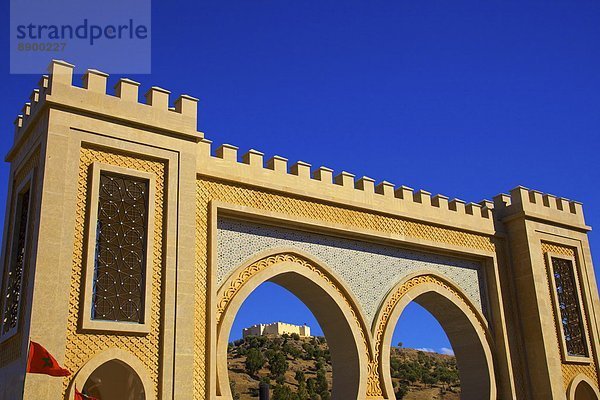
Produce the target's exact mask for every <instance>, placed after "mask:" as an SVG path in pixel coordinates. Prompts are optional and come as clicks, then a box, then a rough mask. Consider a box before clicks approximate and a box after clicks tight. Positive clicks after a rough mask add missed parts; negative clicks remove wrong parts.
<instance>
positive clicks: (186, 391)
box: [0, 61, 600, 400]
mask: <svg viewBox="0 0 600 400" xmlns="http://www.w3.org/2000/svg"><path fill="white" fill-rule="evenodd" d="M174 68H176V67H174ZM73 69H74V67H73V65H71V64H69V63H66V62H64V61H54V62H52V63H51V65H50V67H49V70H50V73H49V75H47V76H43V77H42V79H41V81H40V85H39V88H37V89H34V90H33V92H32V93H31V96H30V101H29V102H27V103H26V104H25V105H24V107H23V113H22V115H19V116H18V117H17V119H16V121H15V133H14V145H13V147H12V148H11V150H10V151H9V153H8V154H7V156H6V160H7V162H9V163H10V177H9V180H8V185H9V192H8V200H7V207H6V210H7V211H6V222H5V226H4V236H3V243H2V256H1V259H0V271H1V272H0V273H1V274H2V281H1V282H2V286H1V287H0V290H1V292H2V293H0V312H1V313H2V318H1V323H0V399H7V400H15V399H21V398H25V399H63V400H71V399H73V397H74V391H75V387H77V388H78V389H79V390H82V391H84V392H86V393H87V394H88V395H90V396H94V397H99V398H103V399H111V400H127V399H131V398H136V399H144V400H158V399H161V400H166V399H190V398H193V399H195V400H205V399H210V400H231V399H232V395H231V390H230V386H229V380H228V379H229V378H228V373H227V346H228V341H229V334H230V331H231V327H232V325H233V321H234V320H235V317H236V314H237V312H238V311H239V309H240V307H241V305H242V304H243V302H244V300H245V299H246V298H248V296H249V295H250V294H251V293H252V291H253V290H255V289H256V288H257V287H258V286H260V285H261V284H262V283H264V282H266V281H269V282H273V283H276V284H278V285H281V286H283V287H284V288H286V289H287V290H289V291H290V292H292V293H294V294H295V295H296V296H297V297H298V298H299V299H300V300H301V301H302V302H304V304H305V305H306V306H307V307H308V308H309V309H310V310H311V311H312V313H313V315H314V316H315V317H316V319H317V321H318V323H319V326H320V327H321V328H322V329H323V332H324V335H325V336H326V338H327V343H328V345H329V348H330V351H331V360H332V367H333V371H334V372H333V384H332V387H333V390H332V397H333V399H334V400H354V399H357V400H358V399H360V400H364V399H379V400H391V399H394V397H395V395H394V386H393V382H392V377H391V375H390V349H391V342H392V336H393V331H394V327H395V326H396V322H397V321H398V319H399V318H400V315H401V314H402V312H403V310H404V309H405V307H406V306H407V305H408V304H409V303H410V302H413V301H414V302H416V303H418V304H420V305H421V306H423V307H424V308H425V309H427V310H428V311H429V312H430V313H431V314H432V315H433V316H434V317H435V318H436V319H437V320H438V321H439V322H440V325H441V326H442V328H443V329H444V331H445V332H446V334H447V336H448V338H449V340H450V343H451V345H452V348H453V349H454V351H455V353H456V361H457V365H458V369H459V375H460V382H461V399H463V400H483V399H485V400H496V399H505V400H506V399H517V400H549V399H553V400H567V399H568V400H590V399H591V400H599V399H600V391H599V390H598V387H599V384H600V381H599V376H600V370H599V366H600V359H599V353H600V331H599V323H598V320H599V318H600V311H599V310H600V299H599V297H598V290H597V285H596V277H595V274H594V268H593V263H592V256H591V252H590V246H589V242H588V236H587V233H588V231H589V230H590V227H588V226H587V225H586V223H585V219H584V215H583V206H582V204H581V203H579V202H577V201H572V200H567V199H565V198H562V197H559V196H553V195H550V194H545V193H541V192H539V191H536V190H530V189H527V188H524V187H516V188H514V189H512V190H511V191H510V192H509V194H500V195H497V196H496V197H494V198H493V201H489V200H482V201H480V202H477V203H468V204H467V203H465V202H464V201H462V200H459V199H448V197H446V196H443V195H439V194H437V195H432V194H431V193H430V192H428V191H425V190H413V189H411V188H409V187H405V186H395V185H393V184H391V183H389V182H387V181H381V182H379V183H377V182H376V181H375V180H374V179H372V178H369V177H360V178H358V179H356V177H355V176H354V175H353V174H351V173H349V172H345V171H342V172H340V173H337V174H336V173H334V172H333V171H332V170H331V169H329V168H327V167H318V168H313V167H312V166H311V165H310V164H309V163H306V162H304V161H297V162H294V163H289V162H288V160H287V159H286V158H284V157H281V156H277V155H275V156H273V157H270V158H268V159H265V157H264V155H263V153H261V152H260V151H257V150H249V151H247V152H244V153H243V154H239V153H238V148H237V147H235V146H232V145H229V144H222V145H220V146H213V144H212V142H211V141H210V140H209V139H208V138H205V135H204V133H202V132H199V131H198V130H197V124H198V121H197V99H196V98H194V97H191V96H188V95H181V96H178V97H177V98H176V99H175V100H174V101H173V100H172V98H171V95H170V92H169V91H168V90H165V89H162V88H159V87H151V88H150V89H148V91H147V92H146V95H145V101H144V102H140V101H139V89H140V88H139V87H140V84H139V83H137V82H135V81H132V80H129V79H120V80H119V81H118V83H117V84H116V86H115V89H114V91H110V93H109V92H107V79H108V76H107V74H105V73H103V72H101V71H97V70H93V69H90V70H88V71H87V72H86V73H85V74H84V75H83V82H82V84H81V85H79V84H78V82H77V83H74V82H73ZM257 140H258V139H257ZM382 145H387V144H385V143H384V144H382ZM503 145H504V144H503V143H498V146H503ZM506 146H514V143H511V144H507V145H506ZM363 156H364V157H368V155H363ZM543 161H544V160H541V161H540V162H543ZM547 162H556V160H547ZM577 167H578V165H577V164H573V165H565V168H569V169H570V172H571V173H574V174H576V173H579V171H577ZM415 168H423V166H422V165H418V166H415ZM498 168H501V166H499V167H498ZM456 173H460V171H456ZM592 206H594V207H599V206H600V205H598V204H596V205H592ZM30 340H33V341H35V342H38V343H40V344H42V345H43V346H44V347H45V348H47V349H48V350H49V352H50V353H51V354H52V355H54V356H55V358H56V359H57V361H58V362H59V363H60V364H61V365H63V366H64V367H65V368H66V369H68V370H69V371H70V372H71V376H69V377H65V378H50V377H48V376H43V375H34V374H26V373H25V371H26V365H27V351H28V350H27V349H28V345H29V341H30Z"/></svg>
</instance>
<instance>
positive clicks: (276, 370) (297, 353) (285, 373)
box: [227, 335, 460, 400]
mask: <svg viewBox="0 0 600 400" xmlns="http://www.w3.org/2000/svg"><path fill="white" fill-rule="evenodd" d="M227 358H228V365H229V380H230V383H231V386H232V392H233V394H234V400H249V399H257V398H258V386H259V383H260V381H267V382H268V383H269V384H270V385H271V389H272V390H271V399H272V400H312V399H320V400H328V399H330V398H331V382H332V373H333V371H332V368H331V356H330V353H329V348H328V346H327V342H326V341H325V338H323V337H311V338H302V337H299V336H297V335H292V336H288V335H283V336H281V337H263V336H259V337H249V338H247V339H245V340H244V339H240V340H237V341H235V342H233V343H230V344H229V348H228V357H227ZM390 366H391V369H392V371H391V375H392V381H393V383H394V388H395V390H396V398H397V399H403V400H433V399H436V400H458V399H459V397H460V383H459V381H458V371H457V368H456V360H455V358H454V356H449V355H443V354H437V353H425V352H422V351H418V350H414V349H404V348H397V347H393V348H392V351H391V359H390Z"/></svg>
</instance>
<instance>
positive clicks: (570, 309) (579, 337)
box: [552, 257, 588, 357]
mask: <svg viewBox="0 0 600 400" xmlns="http://www.w3.org/2000/svg"><path fill="white" fill-rule="evenodd" d="M552 273H553V274H554V283H555V289H556V294H557V298H558V307H559V310H560V322H561V325H562V328H563V332H564V334H565V342H566V345H567V353H568V354H569V355H570V356H584V357H585V356H587V355H588V349H587V344H586V339H585V334H584V330H583V329H584V328H583V320H582V317H581V309H580V305H579V294H578V292H577V285H576V283H575V275H574V272H573V262H572V261H571V260H568V259H564V258H559V257H552Z"/></svg>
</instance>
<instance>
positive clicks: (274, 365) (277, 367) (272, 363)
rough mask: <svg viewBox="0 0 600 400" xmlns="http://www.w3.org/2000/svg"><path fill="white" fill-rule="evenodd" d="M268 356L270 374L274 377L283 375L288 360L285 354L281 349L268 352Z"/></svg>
mask: <svg viewBox="0 0 600 400" xmlns="http://www.w3.org/2000/svg"><path fill="white" fill-rule="evenodd" d="M268 357H269V369H270V370H271V376H273V377H274V378H278V377H283V375H284V374H285V373H286V371H287V369H288V362H287V360H286V357H285V354H283V353H282V352H281V351H274V352H272V353H270V354H269V355H268Z"/></svg>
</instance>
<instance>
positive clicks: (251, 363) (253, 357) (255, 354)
mask: <svg viewBox="0 0 600 400" xmlns="http://www.w3.org/2000/svg"><path fill="white" fill-rule="evenodd" d="M265 361H266V360H265V357H264V356H263V355H262V353H261V352H260V350H258V349H256V348H251V349H250V350H248V353H247V354H246V372H247V373H248V375H250V376H254V377H255V376H256V373H257V372H258V371H259V370H260V369H261V368H262V367H264V365H265Z"/></svg>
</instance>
